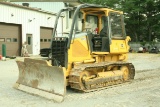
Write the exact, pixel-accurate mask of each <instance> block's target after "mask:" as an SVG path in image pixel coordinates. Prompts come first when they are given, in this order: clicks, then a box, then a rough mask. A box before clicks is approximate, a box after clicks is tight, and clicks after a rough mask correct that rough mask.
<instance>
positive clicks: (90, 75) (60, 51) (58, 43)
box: [14, 4, 135, 102]
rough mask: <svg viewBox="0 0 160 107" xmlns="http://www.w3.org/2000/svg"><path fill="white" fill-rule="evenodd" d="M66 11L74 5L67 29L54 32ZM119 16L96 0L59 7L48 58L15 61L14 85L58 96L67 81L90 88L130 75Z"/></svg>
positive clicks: (60, 98)
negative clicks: (70, 22)
mask: <svg viewBox="0 0 160 107" xmlns="http://www.w3.org/2000/svg"><path fill="white" fill-rule="evenodd" d="M69 11H74V15H73V17H72V18H73V20H72V24H71V25H70V31H69V32H68V34H67V36H64V35H63V36H62V37H58V36H56V29H57V24H58V19H59V17H61V14H62V13H64V12H69ZM80 14H81V15H80ZM80 16H81V17H80ZM123 19H124V18H123V12H121V11H117V10H112V9H110V8H107V7H104V6H99V5H94V4H82V5H79V6H77V7H72V8H69V7H68V8H65V9H61V10H60V12H59V13H58V14H57V17H56V20H55V25H54V30H53V38H52V40H51V50H52V51H51V52H52V58H50V59H47V60H45V59H32V58H25V59H24V61H17V64H18V68H19V78H18V80H17V82H16V83H15V84H14V88H16V89H19V90H22V91H25V92H28V93H31V94H35V95H39V96H42V97H46V98H47V99H52V100H55V101H57V102H62V101H63V100H64V96H65V93H66V87H67V86H69V87H71V88H72V89H74V90H78V91H81V92H90V91H96V90H100V89H104V88H107V87H109V86H112V85H116V84H120V83H124V82H126V81H130V80H132V79H134V76H135V69H134V65H133V64H132V63H129V62H127V58H128V55H127V54H128V51H129V45H128V42H129V41H130V40H131V39H130V37H129V36H126V33H125V26H124V20H123ZM80 24H81V25H80ZM89 25H92V26H89Z"/></svg>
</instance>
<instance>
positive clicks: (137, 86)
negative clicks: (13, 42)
mask: <svg viewBox="0 0 160 107" xmlns="http://www.w3.org/2000/svg"><path fill="white" fill-rule="evenodd" d="M19 59H21V58H19ZM22 60H23V59H22ZM129 62H132V63H133V65H134V66H135V69H136V75H135V80H133V81H132V82H131V83H124V84H120V85H118V86H113V87H110V88H108V89H104V90H100V91H96V92H90V93H77V92H74V91H73V90H71V89H68V90H67V95H66V96H65V100H64V102H62V103H55V102H54V101H50V100H47V99H44V98H41V97H38V96H33V95H30V94H27V93H24V92H22V91H19V90H16V89H14V88H12V86H13V84H14V83H15V82H16V80H17V77H18V67H17V65H16V62H15V60H14V59H9V60H7V61H0V72H1V74H0V105H3V107H10V106H12V107H75V106H76V107H106V106H113V107H135V106H136V107H144V106H145V107H158V106H159V105H160V82H159V80H160V54H129Z"/></svg>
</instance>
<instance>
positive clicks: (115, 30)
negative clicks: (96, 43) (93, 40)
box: [109, 12, 125, 38]
mask: <svg viewBox="0 0 160 107" xmlns="http://www.w3.org/2000/svg"><path fill="white" fill-rule="evenodd" d="M109 19H110V20H109V21H110V25H111V37H112V38H114V37H124V36H125V34H124V31H123V24H122V22H123V20H122V19H123V17H122V15H121V14H119V13H116V12H110V13H109Z"/></svg>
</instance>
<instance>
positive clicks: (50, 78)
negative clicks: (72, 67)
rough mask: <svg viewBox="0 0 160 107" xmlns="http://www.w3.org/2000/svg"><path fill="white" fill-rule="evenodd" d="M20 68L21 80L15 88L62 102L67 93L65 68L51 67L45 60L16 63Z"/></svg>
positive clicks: (27, 60)
mask: <svg viewBox="0 0 160 107" xmlns="http://www.w3.org/2000/svg"><path fill="white" fill-rule="evenodd" d="M16 62H17V65H18V68H19V78H18V80H17V82H16V83H15V84H14V86H13V87H14V88H16V89H19V90H22V91H25V92H28V93H31V94H34V95H39V96H42V97H45V98H47V99H51V100H54V101H56V102H62V101H63V99H64V96H65V93H66V84H65V83H66V78H65V76H64V73H63V68H61V67H57V66H51V65H50V64H49V63H48V62H47V61H45V60H39V59H29V58H26V59H24V62H22V61H16Z"/></svg>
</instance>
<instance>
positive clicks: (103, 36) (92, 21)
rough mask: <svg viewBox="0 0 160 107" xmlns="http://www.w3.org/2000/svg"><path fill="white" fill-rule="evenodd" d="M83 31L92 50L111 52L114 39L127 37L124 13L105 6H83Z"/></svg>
mask: <svg viewBox="0 0 160 107" xmlns="http://www.w3.org/2000/svg"><path fill="white" fill-rule="evenodd" d="M81 12H82V13H83V17H82V31H83V32H87V38H88V40H89V43H90V49H91V51H92V52H97V51H98V52H110V44H111V43H112V42H111V41H112V40H113V39H125V37H126V35H125V31H124V25H123V15H122V13H121V12H118V11H113V10H112V11H111V10H109V9H107V10H106V9H105V8H101V9H100V8H98V7H97V8H82V9H81Z"/></svg>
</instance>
